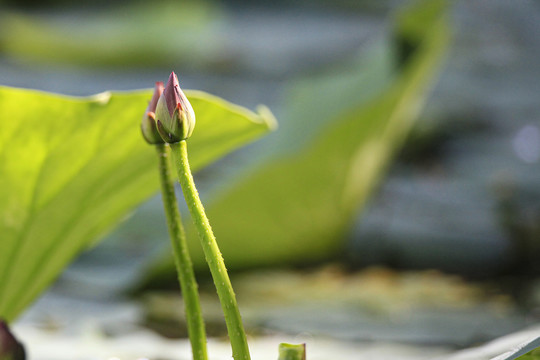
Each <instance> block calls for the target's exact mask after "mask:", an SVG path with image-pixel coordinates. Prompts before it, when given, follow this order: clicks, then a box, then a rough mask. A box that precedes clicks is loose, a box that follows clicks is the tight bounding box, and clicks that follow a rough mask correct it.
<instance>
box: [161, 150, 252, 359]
mask: <svg viewBox="0 0 540 360" xmlns="http://www.w3.org/2000/svg"><path fill="white" fill-rule="evenodd" d="M171 148H172V152H173V159H174V161H175V164H176V166H177V170H178V180H179V181H180V185H181V187H182V192H183V193H184V199H185V201H186V203H187V205H188V208H189V212H190V213H191V217H192V219H193V222H194V224H195V227H196V228H197V231H198V233H199V238H200V240H201V242H202V247H203V251H204V256H205V258H206V262H207V263H208V267H209V268H210V272H211V274H212V278H213V279H214V284H215V286H216V290H217V294H218V297H219V300H220V302H221V307H222V308H223V313H224V315H225V323H226V325H227V332H228V333H229V339H230V341H231V347H232V353H233V358H234V359H235V360H249V359H250V355H249V347H248V344H247V339H246V333H245V331H244V326H243V325H242V318H241V316H240V311H239V309H238V304H237V302H236V296H235V295H234V291H233V288H232V285H231V280H230V279H229V275H228V274H227V269H226V267H225V263H224V261H223V256H222V255H221V252H220V250H219V247H218V245H217V242H216V238H215V236H214V233H213V232H212V228H211V227H210V223H209V221H208V218H207V217H206V213H205V211H204V207H203V205H202V203H201V200H200V198H199V193H198V192H197V189H196V187H195V183H194V181H193V176H192V174H191V170H190V167H189V160H188V153H187V144H186V141H185V140H182V141H180V142H178V143H174V144H171Z"/></svg>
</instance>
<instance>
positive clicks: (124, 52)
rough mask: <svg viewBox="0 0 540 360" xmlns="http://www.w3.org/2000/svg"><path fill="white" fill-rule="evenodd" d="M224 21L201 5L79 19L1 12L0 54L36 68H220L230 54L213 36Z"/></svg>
mask: <svg viewBox="0 0 540 360" xmlns="http://www.w3.org/2000/svg"><path fill="white" fill-rule="evenodd" d="M224 20H225V19H224V15H223V13H222V12H221V11H220V10H219V7H217V6H215V5H211V4H208V3H206V2H204V1H202V2H177V1H175V2H172V1H157V2H151V3H150V2H144V3H134V4H131V6H121V5H120V6H117V7H113V8H111V9H108V10H107V11H97V10H94V11H92V12H79V13H77V12H75V11H71V12H67V13H64V12H61V13H47V12H37V13H36V12H34V13H28V12H22V11H20V10H7V9H6V10H3V11H2V13H1V14H0V53H2V54H3V55H4V56H5V57H8V58H11V59H12V60H13V61H23V62H25V63H32V64H36V65H38V64H47V63H49V64H66V65H70V66H79V67H104V66H108V67H137V66H138V67H141V66H164V67H172V66H175V67H178V66H187V67H196V68H204V67H208V66H213V67H218V66H220V64H222V65H223V66H225V65H226V63H227V62H228V61H229V60H230V59H229V58H228V56H229V55H230V54H229V52H228V51H227V47H226V44H225V43H224V40H223V39H222V38H221V36H220V31H219V30H220V26H219V24H220V22H221V21H224ZM173 44H174V45H173ZM187 49H189V50H188V51H187ZM156 54H159V56H156Z"/></svg>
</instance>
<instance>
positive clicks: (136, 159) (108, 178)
mask: <svg viewBox="0 0 540 360" xmlns="http://www.w3.org/2000/svg"><path fill="white" fill-rule="evenodd" d="M186 95H187V96H188V98H189V99H190V101H191V104H192V105H193V108H194V109H195V111H196V113H197V128H196V129H195V132H194V134H193V137H192V139H191V155H192V163H193V168H194V169H195V170H196V169H200V168H201V167H203V166H205V165H207V164H209V163H210V162H212V161H214V160H216V159H217V158H219V157H220V156H222V155H224V154H225V153H227V152H230V151H232V150H233V149H235V148H237V147H239V146H241V145H243V144H245V143H247V142H249V141H251V140H253V139H255V138H257V137H259V136H261V135H262V134H264V133H265V132H267V131H268V130H269V129H270V128H271V127H272V126H273V125H274V120H273V118H272V116H271V114H270V112H269V111H268V110H267V109H265V108H261V110H262V111H261V113H260V114H257V113H254V112H251V111H249V110H247V109H244V108H241V107H239V106H236V105H233V104H230V103H228V102H226V101H224V100H222V99H220V98H217V97H215V96H211V95H209V94H206V93H203V92H200V91H186ZM151 96H152V91H151V90H144V91H135V92H125V93H110V92H107V93H102V94H98V95H95V96H93V97H88V98H72V97H66V96H61V95H55V94H49V93H44V92H38V91H32V90H23V89H15V88H8V87H0V236H1V237H0V318H5V319H7V320H8V321H11V320H13V319H14V318H15V317H16V316H17V315H18V314H19V313H20V312H21V311H22V310H23V309H24V308H25V307H26V306H27V305H28V304H29V303H31V302H32V301H33V300H34V299H35V298H36V297H37V296H38V295H39V294H40V293H41V291H43V289H45V288H46V286H47V285H48V284H50V283H51V282H52V281H53V280H54V279H55V278H56V277H57V275H58V274H59V273H60V272H61V271H62V269H63V268H64V267H65V266H66V265H67V264H68V263H69V262H70V261H71V260H72V259H73V258H74V257H75V256H76V255H77V254H79V253H80V252H81V251H83V250H85V249H86V248H88V247H89V246H91V245H92V244H94V243H95V242H96V241H97V240H98V239H100V238H102V237H103V236H104V234H105V233H107V232H108V231H109V230H111V229H112V228H113V227H114V226H115V225H116V224H117V223H118V222H119V221H120V220H121V219H122V218H124V217H125V216H126V215H127V214H128V213H129V211H131V210H132V209H133V208H134V207H135V206H137V205H138V204H140V203H141V202H142V201H144V200H145V199H147V198H148V197H149V196H150V195H152V194H154V193H155V192H156V191H157V190H158V188H159V181H158V176H157V159H156V158H155V157H156V154H155V151H154V149H153V148H152V147H151V146H150V145H148V144H146V142H145V141H144V140H143V139H142V136H141V134H140V128H139V126H140V120H141V117H142V114H143V113H144V111H145V108H146V105H147V101H148V100H149V99H150V98H151Z"/></svg>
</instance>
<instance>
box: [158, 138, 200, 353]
mask: <svg viewBox="0 0 540 360" xmlns="http://www.w3.org/2000/svg"><path fill="white" fill-rule="evenodd" d="M156 150H157V154H158V157H159V174H160V180H161V194H162V197H163V207H164V208H165V215H166V218H167V225H168V227H169V235H170V238H171V244H172V247H173V252H174V262H175V264H176V270H177V272H178V280H179V282H180V287H181V289H182V296H183V298H184V307H185V313H186V322H187V327H188V334H189V339H190V341H191V350H192V352H193V359H194V360H207V359H208V353H207V349H206V331H205V328H204V320H203V317H202V312H201V304H200V300H199V293H198V286H197V281H196V280H195V274H194V271H193V265H192V263H191V258H190V256H189V251H188V248H187V243H186V235H185V232H184V227H183V226H182V219H181V218H180V211H179V210H178V204H177V202H176V196H175V193H174V182H175V180H174V177H173V176H172V174H171V166H170V155H171V150H170V148H169V146H168V145H164V144H157V145H156Z"/></svg>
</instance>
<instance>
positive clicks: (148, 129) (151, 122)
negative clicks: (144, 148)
mask: <svg viewBox="0 0 540 360" xmlns="http://www.w3.org/2000/svg"><path fill="white" fill-rule="evenodd" d="M162 93H163V83H162V82H161V81H158V82H156V86H155V89H154V95H152V99H151V100H150V102H149V103H148V107H147V108H146V111H145V112H144V116H143V119H142V122H141V131H142V135H143V137H144V139H145V140H146V141H147V142H148V143H149V144H163V143H164V141H163V139H162V138H161V135H159V132H158V130H157V124H156V106H157V103H158V100H159V97H160V96H161V94H162Z"/></svg>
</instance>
